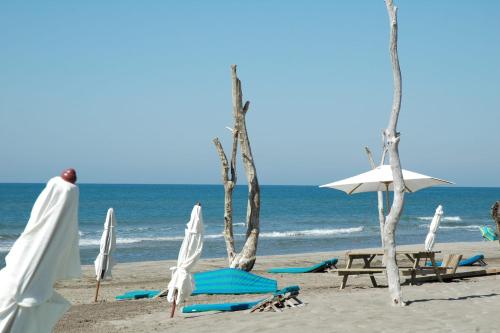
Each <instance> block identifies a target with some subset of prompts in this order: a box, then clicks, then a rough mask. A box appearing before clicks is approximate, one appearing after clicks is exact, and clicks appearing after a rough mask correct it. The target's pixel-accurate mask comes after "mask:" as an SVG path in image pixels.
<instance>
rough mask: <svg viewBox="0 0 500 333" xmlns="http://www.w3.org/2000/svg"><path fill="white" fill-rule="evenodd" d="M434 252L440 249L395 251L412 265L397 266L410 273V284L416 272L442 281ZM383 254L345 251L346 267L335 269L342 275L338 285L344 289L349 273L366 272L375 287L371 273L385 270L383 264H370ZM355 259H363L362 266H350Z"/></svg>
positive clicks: (405, 272)
mask: <svg viewBox="0 0 500 333" xmlns="http://www.w3.org/2000/svg"><path fill="white" fill-rule="evenodd" d="M436 253H440V251H418V250H402V251H396V259H397V257H398V256H405V257H406V258H408V259H409V260H410V262H411V263H412V266H410V267H399V268H400V270H402V271H403V273H404V274H409V275H411V281H412V284H413V283H414V282H415V277H416V275H417V274H425V273H434V274H435V275H436V277H437V279H438V280H439V281H440V282H443V280H442V278H441V274H440V270H442V268H441V267H437V266H436V260H435V258H436ZM383 255H384V251H383V250H373V251H369V252H361V251H348V252H346V262H347V263H346V268H345V269H339V270H337V272H338V275H339V276H343V279H342V283H341V285H340V289H344V288H345V286H346V283H347V279H348V278H349V275H359V274H368V275H369V276H370V280H371V282H372V285H373V286H374V287H377V281H376V280H375V276H374V275H373V274H376V273H383V272H385V271H386V267H384V266H372V261H373V259H375V258H376V257H380V256H383ZM355 260H363V267H362V268H352V264H353V262H354V261H355ZM422 260H423V261H424V262H427V260H429V261H430V262H431V264H432V266H430V267H429V266H425V263H424V266H421V265H420V262H421V261H422Z"/></svg>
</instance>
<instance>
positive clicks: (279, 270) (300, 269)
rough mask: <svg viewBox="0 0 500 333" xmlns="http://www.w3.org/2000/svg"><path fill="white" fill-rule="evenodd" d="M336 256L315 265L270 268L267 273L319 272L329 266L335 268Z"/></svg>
mask: <svg viewBox="0 0 500 333" xmlns="http://www.w3.org/2000/svg"><path fill="white" fill-rule="evenodd" d="M337 262H338V259H337V258H333V259H330V260H325V261H323V262H320V263H319V264H317V265H314V266H310V267H283V268H271V269H269V270H268V271H267V272H268V273H288V274H300V273H321V272H324V271H326V270H327V269H329V268H331V267H332V266H333V267H335V268H337V266H336V265H337Z"/></svg>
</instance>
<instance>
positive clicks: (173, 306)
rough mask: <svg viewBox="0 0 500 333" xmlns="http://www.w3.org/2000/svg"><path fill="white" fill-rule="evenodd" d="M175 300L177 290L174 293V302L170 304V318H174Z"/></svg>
mask: <svg viewBox="0 0 500 333" xmlns="http://www.w3.org/2000/svg"><path fill="white" fill-rule="evenodd" d="M176 299H177V289H175V293H174V302H173V303H172V311H171V312H170V318H173V317H174V313H175V300H176Z"/></svg>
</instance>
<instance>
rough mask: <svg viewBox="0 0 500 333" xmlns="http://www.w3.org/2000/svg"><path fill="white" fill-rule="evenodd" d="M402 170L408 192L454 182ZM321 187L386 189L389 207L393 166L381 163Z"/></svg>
mask: <svg viewBox="0 0 500 333" xmlns="http://www.w3.org/2000/svg"><path fill="white" fill-rule="evenodd" d="M402 171H403V180H404V183H405V191H406V192H416V191H418V190H421V189H423V188H427V187H431V186H435V185H443V184H453V183H452V182H449V181H447V180H444V179H439V178H434V177H430V176H426V175H422V174H420V173H416V172H413V171H408V170H404V169H403V170H402ZM320 187H328V188H333V189H336V190H340V191H344V192H346V193H347V194H354V193H361V192H377V191H386V198H387V207H389V194H388V192H389V191H392V190H393V179H392V170H391V166H390V165H381V166H378V167H376V168H375V169H372V170H370V171H368V172H365V173H362V174H359V175H357V176H354V177H350V178H346V179H342V180H339V181H336V182H333V183H329V184H325V185H321V186H320Z"/></svg>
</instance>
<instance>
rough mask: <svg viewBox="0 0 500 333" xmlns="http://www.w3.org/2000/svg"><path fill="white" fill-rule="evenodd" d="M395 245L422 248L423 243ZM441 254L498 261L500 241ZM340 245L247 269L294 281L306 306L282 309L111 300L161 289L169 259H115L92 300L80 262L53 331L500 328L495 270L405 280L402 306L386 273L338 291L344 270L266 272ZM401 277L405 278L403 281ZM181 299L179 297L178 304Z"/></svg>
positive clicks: (204, 265)
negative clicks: (186, 309)
mask: <svg viewBox="0 0 500 333" xmlns="http://www.w3.org/2000/svg"><path fill="white" fill-rule="evenodd" d="M398 249H418V250H421V249H423V245H422V244H419V245H413V246H401V247H398ZM435 250H439V251H441V253H440V254H439V255H438V258H439V257H442V255H444V254H447V253H461V254H463V255H464V257H469V256H472V255H474V254H476V253H484V255H485V257H486V261H487V263H488V266H487V267H488V268H494V267H499V268H500V247H499V244H498V242H478V243H444V244H437V245H436V246H435ZM344 256H345V251H337V252H322V253H306V254H293V255H282V256H262V257H260V256H259V257H258V258H257V262H256V265H255V268H254V270H253V271H252V273H255V274H259V275H262V276H266V277H270V278H274V279H276V280H278V286H279V287H280V288H281V287H285V286H289V285H299V286H300V288H301V291H300V299H301V300H302V301H304V302H305V303H307V304H306V305H305V306H302V307H297V308H291V309H286V310H284V311H283V312H281V313H274V312H265V313H247V312H245V311H239V312H227V313H221V312H205V313H199V314H190V315H184V314H182V313H181V312H180V309H179V311H177V312H176V315H175V317H174V318H173V319H170V318H169V314H170V309H171V305H170V304H169V303H168V302H167V301H166V298H165V297H163V298H160V299H143V300H134V301H120V302H118V301H115V300H114V297H115V296H116V295H119V294H122V293H123V292H126V291H129V290H133V289H164V288H166V285H167V284H168V281H169V278H170V270H169V267H170V266H172V265H174V261H155V262H140V263H126V264H117V265H116V266H115V268H114V270H113V279H112V280H110V281H105V282H103V283H102V284H101V290H100V292H99V302H98V303H93V299H94V293H95V278H94V273H93V266H83V277H82V278H81V279H78V280H69V281H61V282H58V283H57V285H56V290H57V291H58V292H59V293H61V294H62V295H63V296H64V297H65V298H67V299H68V300H69V301H70V302H71V303H72V307H71V309H70V310H69V311H68V312H67V313H66V314H65V316H64V317H63V318H62V319H61V320H60V321H59V323H58V324H57V326H56V328H55V332H121V333H125V332H156V331H158V332H162V331H177V332H216V331H217V332H271V331H276V330H280V331H286V332H301V333H303V332H304V331H309V332H426V331H427V332H498V331H500V326H499V324H498V310H499V309H500V276H499V275H491V276H484V277H474V278H467V279H461V280H454V281H452V282H446V283H423V284H420V285H415V286H410V285H403V286H402V290H403V298H404V300H405V301H407V302H409V305H408V306H406V307H393V306H391V305H390V298H389V293H388V289H387V288H386V280H385V278H384V276H383V275H378V276H377V282H379V283H380V285H381V287H379V288H373V287H372V286H371V283H370V279H369V278H368V276H353V277H349V281H348V284H347V287H346V289H344V290H339V286H340V282H341V277H339V276H337V274H336V273H334V271H332V272H330V273H312V274H269V273H266V272H265V271H266V270H267V269H268V268H271V267H283V266H288V267H293V266H296V267H303V266H309V265H312V264H315V263H318V262H320V261H322V260H326V259H330V258H332V257H338V258H339V264H338V267H344V265H345V260H344ZM225 265H226V261H225V259H204V260H200V261H199V262H198V264H197V266H196V271H205V270H210V269H217V268H222V267H225ZM404 280H405V278H404V277H402V281H404ZM262 297H263V296H262V295H229V296H216V295H199V296H192V297H189V298H188V299H187V300H186V302H185V304H186V305H189V304H195V303H216V302H228V301H229V302H230V301H233V302H236V301H251V300H258V299H261V298H262ZM182 305H184V304H181V306H182Z"/></svg>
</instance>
